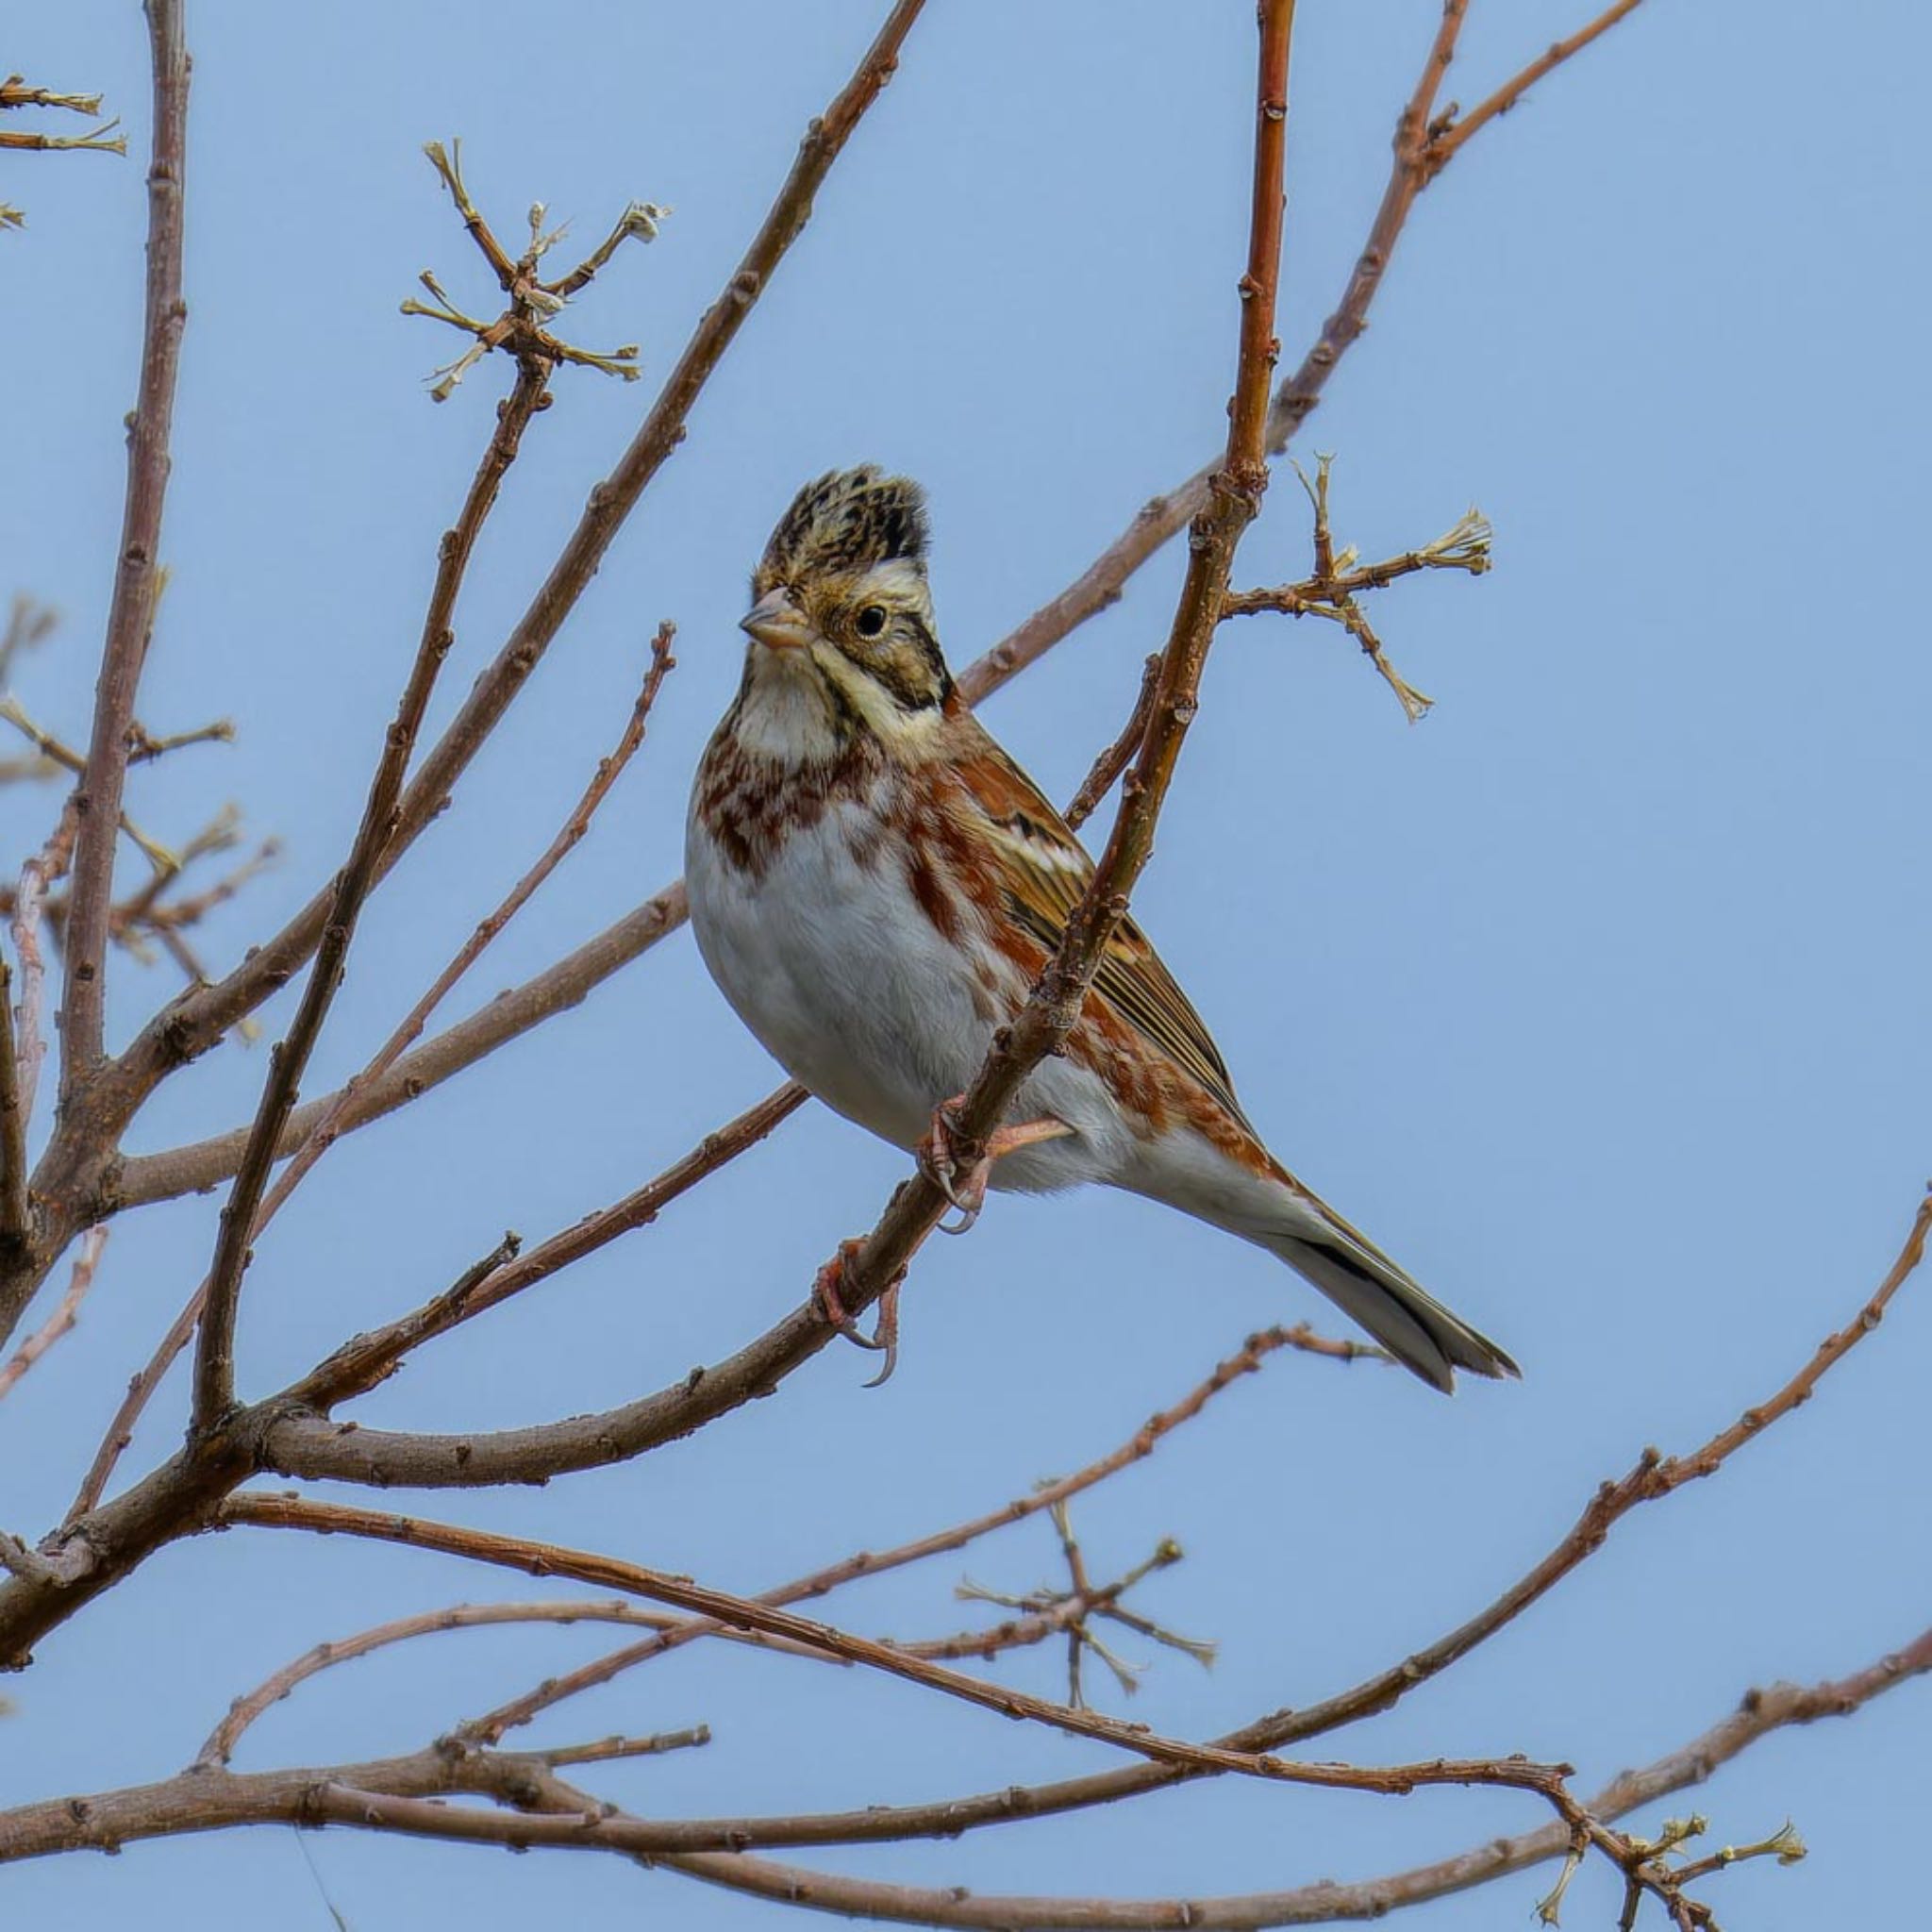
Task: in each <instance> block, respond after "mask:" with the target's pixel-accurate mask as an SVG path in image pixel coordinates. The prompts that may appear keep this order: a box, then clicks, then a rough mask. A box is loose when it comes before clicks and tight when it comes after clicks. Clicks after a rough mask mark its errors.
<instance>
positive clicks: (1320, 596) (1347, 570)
mask: <svg viewBox="0 0 1932 1932" xmlns="http://www.w3.org/2000/svg"><path fill="white" fill-rule="evenodd" d="M1333 460H1334V459H1333V458H1330V457H1325V456H1324V457H1318V458H1316V467H1315V479H1314V481H1313V482H1312V483H1311V482H1309V480H1308V478H1307V474H1306V473H1305V472H1303V471H1302V469H1301V466H1300V465H1299V464H1297V465H1296V466H1295V474H1296V475H1299V476H1300V477H1301V480H1302V487H1303V488H1304V489H1305V490H1306V491H1307V493H1308V500H1309V502H1310V503H1311V504H1312V506H1313V508H1314V513H1315V522H1314V556H1315V570H1314V575H1311V576H1307V577H1304V578H1303V579H1302V580H1301V582H1299V583H1294V584H1276V585H1274V587H1272V588H1271V589H1268V590H1259V591H1230V592H1229V593H1228V594H1227V595H1226V596H1225V597H1224V598H1223V599H1222V602H1221V615H1222V618H1223V620H1226V619H1228V618H1230V617H1253V616H1256V615H1258V614H1259V613H1260V612H1262V611H1278V612H1280V613H1282V614H1283V615H1285V616H1289V617H1325V618H1329V619H1331V620H1333V621H1334V622H1336V623H1338V624H1340V625H1343V626H1344V627H1345V628H1346V629H1347V631H1348V633H1349V635H1350V636H1351V637H1353V638H1354V639H1355V641H1357V643H1358V644H1359V645H1360V646H1361V648H1362V651H1363V653H1364V654H1365V655H1366V656H1367V657H1368V658H1370V659H1371V660H1372V661H1373V662H1374V667H1375V669H1376V670H1377V671H1378V672H1379V673H1380V674H1381V675H1382V678H1383V680H1384V681H1385V682H1386V683H1387V684H1388V686H1389V688H1390V689H1391V691H1393V692H1394V693H1395V696H1396V698H1397V700H1398V702H1399V703H1400V704H1401V706H1402V708H1403V712H1404V714H1405V715H1406V716H1407V719H1408V721H1409V723H1410V724H1414V723H1415V722H1416V721H1417V720H1418V719H1419V718H1421V717H1423V716H1424V713H1426V712H1427V711H1428V709H1429V708H1430V707H1431V706H1432V705H1433V703H1434V702H1435V701H1434V700H1433V699H1432V698H1428V697H1424V695H1423V693H1422V692H1421V691H1417V690H1416V689H1415V688H1414V686H1413V685H1411V684H1409V683H1408V682H1407V679H1405V678H1404V677H1403V675H1402V674H1401V673H1400V672H1398V671H1397V670H1396V669H1395V667H1394V665H1393V664H1391V662H1390V661H1389V658H1388V656H1387V654H1386V653H1385V652H1384V650H1383V648H1382V641H1381V639H1380V638H1378V637H1377V636H1376V635H1375V633H1374V630H1373V629H1372V628H1371V626H1370V625H1369V620H1368V616H1367V613H1366V612H1365V611H1364V610H1363V609H1362V608H1361V606H1360V605H1359V604H1358V603H1357V601H1356V599H1357V593H1358V592H1360V591H1379V590H1381V589H1383V588H1385V587H1386V586H1387V585H1389V584H1392V583H1394V582H1395V581H1396V579H1397V578H1399V577H1405V576H1409V575H1413V574H1414V573H1416V572H1418V571H1427V570H1460V571H1467V572H1468V573H1469V574H1470V575H1472V576H1481V575H1484V573H1485V572H1487V571H1488V570H1489V568H1490V561H1491V558H1490V546H1491V536H1492V533H1491V529H1490V525H1489V520H1488V519H1487V518H1486V517H1485V516H1484V515H1483V514H1482V512H1481V511H1480V510H1476V509H1470V510H1467V511H1465V512H1464V513H1463V515H1462V516H1460V517H1458V518H1457V521H1456V522H1455V523H1454V524H1453V525H1451V526H1450V527H1449V528H1448V529H1447V530H1445V531H1444V532H1443V533H1442V535H1441V536H1440V537H1438V538H1437V539H1436V541H1434V542H1433V543H1426V544H1424V546H1423V547H1422V548H1421V549H1420V550H1406V551H1404V552H1403V553H1402V554H1401V555H1400V556H1397V557H1391V558H1384V559H1383V560H1382V561H1381V562H1380V563H1371V564H1357V563H1355V562H1354V558H1355V552H1354V551H1353V550H1349V551H1345V552H1344V553H1343V554H1342V556H1341V559H1340V560H1339V561H1338V559H1337V558H1336V555H1335V539H1334V535H1333V532H1332V530H1331V528H1330V525H1329V517H1328V478H1329V470H1330V466H1331V464H1332V463H1333Z"/></svg>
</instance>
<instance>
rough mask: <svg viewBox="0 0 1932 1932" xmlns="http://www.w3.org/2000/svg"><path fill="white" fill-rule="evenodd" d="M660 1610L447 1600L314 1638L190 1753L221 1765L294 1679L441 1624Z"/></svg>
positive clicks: (595, 1618)
mask: <svg viewBox="0 0 1932 1932" xmlns="http://www.w3.org/2000/svg"><path fill="white" fill-rule="evenodd" d="M663 1621H664V1617H663V1613H662V1612H661V1611H655V1610H644V1609H640V1608H639V1607H638V1606H637V1605H636V1604H633V1603H628V1602H625V1601H624V1600H622V1599H619V1600H616V1601H613V1602H609V1603H587V1602H583V1601H581V1600H579V1599H576V1598H565V1599H562V1600H561V1601H557V1602H543V1603H521V1604H451V1605H449V1606H448V1607H446V1608H443V1609H440V1610H422V1611H419V1612H418V1613H417V1614H416V1615H415V1616H412V1617H397V1618H394V1619H393V1620H392V1621H391V1622H389V1623H386V1624H375V1625H374V1626H373V1627H372V1628H370V1629H367V1630H358V1632H357V1633H356V1634H355V1635H354V1636H353V1637H340V1638H337V1639H335V1640H334V1641H331V1642H327V1643H318V1644H316V1645H315V1646H314V1648H313V1649H310V1650H306V1651H304V1652H303V1653H302V1655H301V1656H300V1657H296V1658H294V1659H293V1660H292V1661H291V1662H289V1663H286V1664H284V1665H283V1666H282V1668H281V1669H280V1670H278V1671H276V1672H275V1673H274V1674H272V1675H270V1676H267V1677H264V1678H263V1679H262V1680H261V1682H260V1683H259V1684H258V1685H257V1686H256V1687H255V1689H254V1690H252V1691H245V1692H243V1694H242V1696H240V1697H238V1698H236V1700H235V1701H234V1703H233V1704H231V1705H230V1706H229V1707H228V1710H227V1714H226V1715H225V1717H224V1718H223V1719H222V1721H221V1723H220V1724H217V1725H216V1726H215V1727H214V1729H213V1730H211V1731H210V1732H209V1733H208V1737H207V1738H206V1740H204V1741H203V1743H202V1747H201V1749H200V1750H199V1751H197V1752H196V1753H195V1754H194V1763H195V1766H196V1767H197V1768H206V1767H208V1766H210V1765H225V1764H226V1763H227V1762H228V1760H229V1759H230V1758H231V1757H234V1755H235V1747H236V1745H237V1744H239V1743H240V1742H241V1741H242V1733H243V1732H244V1731H246V1730H247V1729H248V1727H249V1726H250V1725H251V1724H254V1723H255V1721H256V1720H257V1719H258V1718H259V1717H260V1716H261V1715H262V1714H263V1713H264V1712H265V1711H268V1710H271V1709H273V1708H274V1707H275V1705H277V1704H279V1703H281V1701H282V1700H283V1699H284V1698H285V1697H288V1696H290V1695H291V1693H292V1692H293V1691H295V1689H296V1687H297V1686H298V1685H301V1684H303V1683H305V1682H307V1681H308V1678H310V1677H313V1676H316V1675H318V1674H320V1673H321V1672H323V1671H327V1670H333V1669H334V1668H335V1666H336V1665H338V1664H345V1663H349V1662H351V1661H353V1660H354V1659H355V1658H357V1657H367V1656H369V1654H370V1653H371V1652H372V1651H377V1650H383V1649H386V1648H388V1646H389V1645H391V1644H392V1643H408V1642H409V1641H412V1640H414V1639H416V1638H419V1637H428V1636H434V1635H439V1634H441V1632H443V1631H445V1630H475V1629H479V1628H482V1627H485V1626H487V1625H493V1624H649V1625H653V1626H657V1625H659V1624H662V1623H663Z"/></svg>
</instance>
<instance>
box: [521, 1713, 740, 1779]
mask: <svg viewBox="0 0 1932 1932" xmlns="http://www.w3.org/2000/svg"><path fill="white" fill-rule="evenodd" d="M710 1741H711V1727H710V1725H709V1724H692V1725H691V1726H690V1727H689V1728H688V1729H686V1730H682V1731H652V1732H651V1733H650V1734H649V1735H648V1736H646V1737H641V1738H627V1737H624V1736H622V1735H619V1736H613V1737H608V1738H598V1739H595V1740H592V1741H591V1743H588V1744H553V1745H552V1746H551V1747H550V1748H549V1749H548V1750H544V1751H533V1752H531V1754H530V1756H531V1757H535V1758H538V1759H540V1760H541V1762H542V1763H544V1764H547V1765H548V1766H549V1767H550V1768H551V1770H553V1771H555V1770H556V1769H557V1768H558V1766H559V1765H562V1764H607V1763H608V1762H609V1761H610V1760H611V1759H612V1758H614V1757H662V1756H663V1755H664V1754H665V1753H666V1752H667V1751H691V1750H696V1749H699V1748H701V1747H702V1746H704V1745H706V1744H708V1743H709V1742H710Z"/></svg>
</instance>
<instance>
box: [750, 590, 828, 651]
mask: <svg viewBox="0 0 1932 1932" xmlns="http://www.w3.org/2000/svg"><path fill="white" fill-rule="evenodd" d="M738 627H739V629H740V630H743V631H749V632H750V633H751V635H752V636H753V637H755V638H756V639H758V642H759V643H761V644H763V645H765V646H766V647H767V648H768V649H770V650H774V651H802V650H804V649H805V647H806V646H807V645H808V643H810V642H811V639H812V630H811V625H809V624H808V622H807V621H806V615H805V612H804V611H802V610H801V609H800V608H798V606H797V605H796V604H794V603H793V602H792V601H791V591H788V590H787V589H786V588H785V587H784V585H782V584H780V585H779V586H778V588H777V589H776V590H774V591H766V592H765V594H764V595H763V596H762V597H760V598H759V599H758V602H757V603H756V604H754V605H753V606H752V607H751V608H750V609H749V610H747V611H746V612H745V613H744V615H743V616H742V617H741V618H740V619H739V620H738Z"/></svg>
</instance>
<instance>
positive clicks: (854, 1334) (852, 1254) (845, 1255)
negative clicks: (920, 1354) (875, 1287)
mask: <svg viewBox="0 0 1932 1932" xmlns="http://www.w3.org/2000/svg"><path fill="white" fill-rule="evenodd" d="M864 1246H865V1243H864V1242H863V1241H841V1242H840V1243H839V1252H838V1253H837V1254H836V1255H834V1256H833V1257H832V1258H831V1259H830V1260H829V1261H827V1262H826V1263H825V1265H824V1267H823V1268H821V1269H820V1270H819V1272H818V1274H816V1276H814V1277H813V1280H812V1285H811V1293H812V1300H813V1301H814V1302H816V1303H817V1305H818V1308H819V1312H820V1313H821V1314H822V1315H824V1318H825V1321H826V1323H827V1324H829V1325H830V1326H831V1327H832V1328H833V1329H834V1330H836V1331H837V1332H838V1333H839V1334H841V1335H842V1336H843V1337H844V1338H845V1340H846V1341H849V1342H851V1343H852V1344H853V1346H854V1347H856V1348H864V1349H871V1350H874V1351H875V1352H877V1353H879V1354H882V1355H883V1356H884V1357H885V1360H884V1362H883V1363H881V1364H880V1367H879V1372H878V1374H876V1375H874V1377H873V1378H872V1380H871V1381H870V1382H868V1383H866V1384H865V1387H866V1388H868V1389H876V1388H877V1387H878V1386H879V1385H880V1384H881V1383H882V1382H887V1381H890V1380H891V1374H892V1371H893V1370H894V1369H896V1368H897V1367H898V1366H899V1284H900V1282H902V1281H903V1280H904V1279H905V1278H906V1276H905V1271H904V1270H903V1269H902V1270H901V1271H900V1273H899V1274H897V1275H896V1276H894V1277H893V1279H892V1282H891V1285H890V1286H889V1287H888V1288H887V1290H886V1291H885V1292H884V1293H883V1294H882V1295H880V1297H879V1315H878V1321H877V1323H876V1324H874V1330H873V1333H872V1334H870V1335H867V1334H866V1333H865V1332H864V1331H863V1330H862V1329H861V1328H860V1327H859V1325H858V1319H857V1317H856V1316H854V1315H853V1314H852V1313H851V1312H850V1310H848V1309H847V1307H845V1304H844V1301H843V1300H842V1298H841V1295H840V1293H839V1283H840V1280H841V1277H842V1276H843V1274H844V1273H845V1271H846V1269H848V1268H849V1267H851V1266H852V1264H853V1263H854V1262H855V1261H856V1260H857V1259H858V1255H859V1252H860V1250H861V1249H862V1248H863V1247H864Z"/></svg>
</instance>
